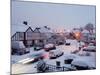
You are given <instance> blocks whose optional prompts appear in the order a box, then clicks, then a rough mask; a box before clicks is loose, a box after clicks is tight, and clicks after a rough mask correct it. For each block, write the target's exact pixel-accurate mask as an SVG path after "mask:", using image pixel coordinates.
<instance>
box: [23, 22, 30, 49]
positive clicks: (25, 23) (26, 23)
mask: <svg viewBox="0 0 100 75" xmlns="http://www.w3.org/2000/svg"><path fill="white" fill-rule="evenodd" d="M23 24H24V25H26V26H28V22H27V21H23ZM28 27H30V26H28ZM25 41H26V33H25ZM27 45H28V48H29V51H30V45H29V44H27Z"/></svg>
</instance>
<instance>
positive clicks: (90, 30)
mask: <svg viewBox="0 0 100 75" xmlns="http://www.w3.org/2000/svg"><path fill="white" fill-rule="evenodd" d="M85 29H86V30H88V31H89V32H90V33H91V32H93V29H94V26H93V24H92V23H88V24H86V26H85Z"/></svg>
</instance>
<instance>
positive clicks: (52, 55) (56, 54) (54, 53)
mask: <svg viewBox="0 0 100 75" xmlns="http://www.w3.org/2000/svg"><path fill="white" fill-rule="evenodd" d="M63 54H64V53H63V52H62V51H60V50H52V51H50V52H49V58H50V59H53V58H57V57H60V56H62V55H63Z"/></svg>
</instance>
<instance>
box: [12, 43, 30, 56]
mask: <svg viewBox="0 0 100 75" xmlns="http://www.w3.org/2000/svg"><path fill="white" fill-rule="evenodd" d="M11 49H12V50H11V54H12V55H13V54H17V55H22V54H26V53H29V52H30V51H29V50H27V49H26V48H25V46H24V44H23V42H21V41H12V42H11Z"/></svg>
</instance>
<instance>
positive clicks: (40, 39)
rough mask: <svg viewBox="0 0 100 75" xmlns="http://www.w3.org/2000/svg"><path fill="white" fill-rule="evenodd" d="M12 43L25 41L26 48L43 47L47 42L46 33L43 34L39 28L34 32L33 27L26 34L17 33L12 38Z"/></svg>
mask: <svg viewBox="0 0 100 75" xmlns="http://www.w3.org/2000/svg"><path fill="white" fill-rule="evenodd" d="M11 40H12V41H23V43H24V45H25V46H26V47H28V46H36V45H37V46H43V45H44V44H45V42H46V35H45V33H41V32H40V31H39V28H35V29H34V31H33V29H32V28H31V27H29V28H28V29H26V31H24V32H16V33H15V34H14V35H13V36H12V37H11Z"/></svg>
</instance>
